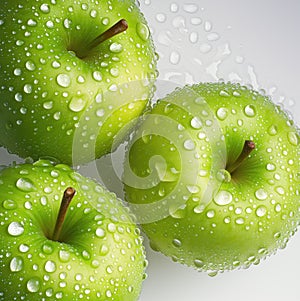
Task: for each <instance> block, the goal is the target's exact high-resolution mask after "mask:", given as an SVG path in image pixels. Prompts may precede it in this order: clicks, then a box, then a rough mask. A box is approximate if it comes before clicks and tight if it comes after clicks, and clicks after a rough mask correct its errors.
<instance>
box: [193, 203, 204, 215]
mask: <svg viewBox="0 0 300 301" xmlns="http://www.w3.org/2000/svg"><path fill="white" fill-rule="evenodd" d="M204 209H205V205H203V204H200V205H197V206H196V207H194V209H193V211H194V212H195V213H196V214H200V213H202V212H203V211H204Z"/></svg>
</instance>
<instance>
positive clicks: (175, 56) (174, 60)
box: [170, 51, 181, 65]
mask: <svg viewBox="0 0 300 301" xmlns="http://www.w3.org/2000/svg"><path fill="white" fill-rule="evenodd" d="M180 58H181V56H180V53H179V52H177V51H172V52H171V54H170V63H171V64H173V65H177V64H178V63H179V61H180Z"/></svg>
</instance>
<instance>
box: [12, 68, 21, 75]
mask: <svg viewBox="0 0 300 301" xmlns="http://www.w3.org/2000/svg"><path fill="white" fill-rule="evenodd" d="M21 74H22V70H21V69H20V68H16V69H15V70H14V75H15V76H20V75H21Z"/></svg>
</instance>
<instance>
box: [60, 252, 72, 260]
mask: <svg viewBox="0 0 300 301" xmlns="http://www.w3.org/2000/svg"><path fill="white" fill-rule="evenodd" d="M59 259H60V261H61V262H68V261H69V260H70V253H69V252H68V251H66V250H60V251H59Z"/></svg>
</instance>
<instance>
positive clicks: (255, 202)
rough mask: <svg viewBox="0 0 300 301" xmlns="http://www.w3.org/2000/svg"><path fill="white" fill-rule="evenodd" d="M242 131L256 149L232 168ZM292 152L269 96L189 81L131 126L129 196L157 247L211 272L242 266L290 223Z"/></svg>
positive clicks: (285, 123) (281, 243)
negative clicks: (188, 83)
mask: <svg viewBox="0 0 300 301" xmlns="http://www.w3.org/2000/svg"><path fill="white" fill-rule="evenodd" d="M197 106H198V109H197ZM165 129H167V130H165ZM187 139H189V140H187ZM246 140H251V141H253V142H254V143H255V145H256V148H255V149H254V150H253V151H252V152H251V153H250V155H249V156H247V158H245V159H244V161H243V162H242V163H241V165H240V166H239V167H237V169H235V171H233V172H232V173H231V174H230V173H229V172H228V171H226V168H227V169H228V168H229V167H230V166H232V165H233V164H234V162H235V161H236V160H237V158H238V157H239V154H240V153H241V150H242V148H243V145H244V142H245V141H246ZM299 151H300V149H299V131H298V129H297V127H296V126H295V125H294V123H293V121H292V120H291V119H290V117H289V116H288V114H286V113H285V112H284V111H283V110H282V109H281V108H280V107H279V106H276V105H275V104H274V103H272V102H271V100H270V99H269V98H268V97H266V96H264V95H261V94H259V93H258V92H256V91H253V90H252V89H250V88H247V87H245V86H241V85H239V84H231V83H203V84H199V85H193V86H186V87H184V88H183V89H178V90H177V91H175V92H173V93H171V94H170V95H168V96H167V97H166V98H164V99H162V100H160V101H158V103H157V105H156V106H155V107H154V108H153V110H152V111H150V112H149V113H148V114H146V115H145V118H144V122H143V123H142V125H141V127H140V128H139V129H138V130H137V131H136V132H135V135H134V138H133V140H132V142H131V144H130V146H129V147H128V151H127V157H126V160H125V165H124V177H123V180H124V182H125V188H124V189H125V194H126V200H127V201H128V202H129V203H130V204H131V206H132V208H133V210H134V212H135V213H136V215H137V219H138V222H140V223H141V224H142V228H143V231H144V232H145V233H146V235H147V236H148V238H149V240H150V245H151V246H152V247H153V249H154V250H157V251H160V252H162V253H163V254H165V255H167V256H169V257H172V259H173V260H174V261H177V262H180V263H183V264H186V265H188V266H192V267H194V268H195V269H197V270H200V271H202V270H204V271H208V272H209V273H210V274H211V275H215V274H216V273H217V272H219V271H224V270H232V269H236V268H242V267H243V268H247V267H249V266H250V265H251V264H257V263H259V262H260V260H261V259H263V258H265V257H267V256H268V255H270V254H273V253H275V252H276V250H277V249H279V248H284V247H285V246H286V244H287V242H288V240H289V238H290V236H291V235H293V234H294V232H295V231H296V228H297V226H298V224H299V220H300V200H299ZM159 158H160V160H159ZM162 160H164V165H163V163H162ZM191 174H193V176H189V175H191ZM208 188H209V189H208ZM157 204H158V205H157ZM165 212H167V213H166V214H165Z"/></svg>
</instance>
